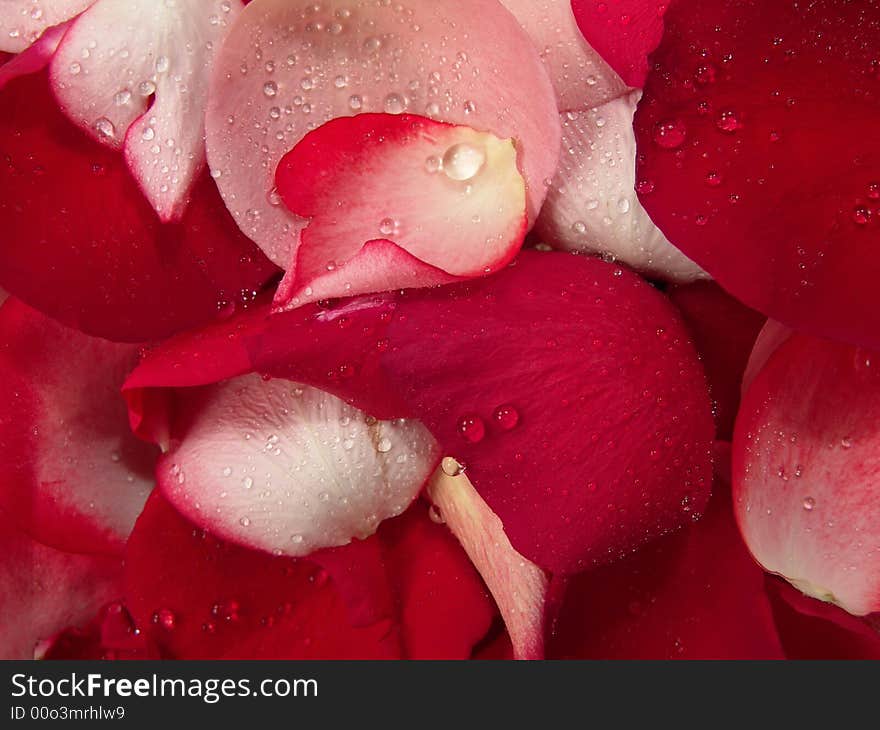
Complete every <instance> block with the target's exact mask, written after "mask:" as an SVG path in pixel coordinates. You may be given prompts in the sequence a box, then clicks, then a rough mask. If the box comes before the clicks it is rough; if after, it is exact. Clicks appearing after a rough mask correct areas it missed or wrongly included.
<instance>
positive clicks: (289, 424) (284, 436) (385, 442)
mask: <svg viewBox="0 0 880 730" xmlns="http://www.w3.org/2000/svg"><path fill="white" fill-rule="evenodd" d="M178 398H179V401H180V403H179V405H178V407H177V411H178V413H180V414H181V419H182V420H181V423H180V424H179V426H178V428H179V430H178V431H177V434H176V435H177V437H178V438H179V439H180V441H179V443H174V441H172V444H173V448H172V450H171V451H170V453H168V454H167V455H165V456H163V458H162V460H161V461H160V464H159V467H158V469H157V479H158V483H159V487H160V488H161V489H162V491H163V493H164V494H165V496H166V497H167V498H168V499H169V501H170V502H171V503H172V504H173V505H175V507H176V508H177V509H179V510H180V512H181V513H182V514H183V515H184V516H186V517H188V518H189V519H191V520H192V521H194V522H196V523H197V524H199V525H202V526H204V527H206V528H207V529H209V530H211V531H212V532H215V533H216V534H218V535H220V536H222V537H224V538H226V539H228V540H232V541H234V542H238V543H240V544H243V545H247V546H249V547H254V548H258V549H262V550H268V551H272V552H275V553H277V554H281V553H283V554H286V555H295V556H303V555H308V554H309V553H311V552H313V551H314V550H317V549H320V548H323V547H334V546H337V545H344V544H346V543H348V542H349V541H350V540H351V539H352V538H353V537H358V538H365V537H367V536H368V535H370V534H372V533H373V532H374V531H375V530H376V528H377V527H378V525H379V523H380V522H381V521H382V520H384V519H387V518H389V517H394V516H396V515H399V514H401V513H402V512H403V511H404V510H405V509H406V508H407V507H408V506H409V504H410V503H411V502H412V500H413V499H414V498H415V497H416V495H417V494H418V493H419V491H420V490H421V488H422V485H423V484H424V482H425V480H426V479H427V477H428V475H429V474H430V472H431V470H432V469H433V468H434V466H435V465H436V463H437V458H438V457H437V451H436V444H434V442H433V439H432V438H431V436H430V435H429V434H428V432H427V431H426V430H425V428H424V427H423V426H422V425H421V424H419V423H417V422H414V421H413V422H406V421H402V420H399V421H394V422H389V421H376V420H375V419H373V418H371V417H369V416H367V415H366V414H364V413H362V412H360V411H357V410H356V409H354V408H352V407H351V406H348V405H346V404H345V403H343V402H342V401H340V400H339V399H338V398H335V397H334V396H332V395H330V394H328V393H324V392H322V391H319V390H316V389H314V388H308V387H306V388H300V387H299V386H296V385H295V384H292V383H289V382H287V381H283V380H272V381H268V382H267V381H265V380H263V379H261V378H260V377H259V376H257V375H246V376H242V377H240V378H235V379H233V380H229V381H226V382H224V383H221V384H218V385H215V386H210V387H208V388H205V389H202V390H200V391H198V392H196V393H191V394H185V393H180V394H179V396H178Z"/></svg>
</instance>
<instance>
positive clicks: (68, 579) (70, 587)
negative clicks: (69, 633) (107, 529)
mask: <svg viewBox="0 0 880 730" xmlns="http://www.w3.org/2000/svg"><path fill="white" fill-rule="evenodd" d="M0 552H2V555H3V560H2V561H0V615H2V616H3V621H0V658H2V659H33V658H34V654H35V650H36V649H37V647H38V645H39V644H40V642H41V641H43V640H47V639H51V638H52V637H53V636H55V635H56V634H57V633H58V632H59V631H61V630H63V629H65V628H67V627H68V626H70V625H78V624H85V623H86V622H88V621H89V619H91V618H92V616H94V614H95V612H96V611H97V610H98V608H99V607H100V606H101V605H103V604H105V603H107V602H108V601H110V600H113V599H115V598H117V597H118V593H119V590H120V586H119V578H120V573H121V566H120V564H119V560H118V559H116V558H111V557H105V556H97V555H75V554H73V553H66V552H62V551H59V550H55V549H54V548H51V547H47V546H45V545H43V544H41V543H39V542H36V541H34V540H33V539H31V538H30V537H28V536H27V535H25V534H24V533H23V532H21V531H20V530H18V529H17V528H16V527H15V526H14V525H13V523H12V522H11V521H10V520H9V519H8V518H7V516H6V515H5V514H4V513H3V512H0Z"/></svg>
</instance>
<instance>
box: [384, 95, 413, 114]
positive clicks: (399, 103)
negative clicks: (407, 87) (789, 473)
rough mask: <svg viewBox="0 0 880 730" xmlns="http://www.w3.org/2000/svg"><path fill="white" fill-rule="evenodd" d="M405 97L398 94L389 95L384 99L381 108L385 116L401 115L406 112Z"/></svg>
mask: <svg viewBox="0 0 880 730" xmlns="http://www.w3.org/2000/svg"><path fill="white" fill-rule="evenodd" d="M406 104H407V101H406V97H405V96H401V95H400V94H395V93H391V94H388V96H386V97H385V101H384V102H383V105H382V108H383V109H384V110H385V113H386V114H402V113H403V112H404V111H406Z"/></svg>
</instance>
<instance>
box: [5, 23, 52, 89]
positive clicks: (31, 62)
mask: <svg viewBox="0 0 880 730" xmlns="http://www.w3.org/2000/svg"><path fill="white" fill-rule="evenodd" d="M67 25H68V24H67V23H62V24H60V25H55V26H52V27H51V28H49V29H47V30H46V32H45V33H43V35H41V36H40V37H39V38H38V39H37V40H36V41H35V42H34V43H33V44H32V45H30V46H28V48H27V49H26V50H24V51H22V52H21V53H19V54H18V55H17V56H13V57H12V59H10V60H9V61H8V62H7V63H4V64H3V65H2V66H0V89H2V88H3V87H4V86H6V84H8V83H9V82H10V81H12V80H13V79H16V78H18V77H19V76H27V75H28V74H32V73H36V72H37V71H40V70H42V69H44V68H46V66H48V65H49V61H50V60H52V55H53V54H54V53H55V50H56V49H57V48H58V44H59V43H61V39H62V38H63V37H64V34H65V33H66V32H67Z"/></svg>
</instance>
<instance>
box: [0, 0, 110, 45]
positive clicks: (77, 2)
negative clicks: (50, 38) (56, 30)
mask: <svg viewBox="0 0 880 730" xmlns="http://www.w3.org/2000/svg"><path fill="white" fill-rule="evenodd" d="M94 1H95V0H6V2H4V3H3V5H2V7H0V51H5V52H7V53H20V52H21V51H24V50H25V49H26V48H28V47H29V46H30V45H31V44H33V43H34V42H35V41H36V40H37V39H38V38H40V37H41V36H42V35H43V34H44V33H45V31H46V30H47V29H49V28H51V27H52V26H56V25H59V24H60V23H63V22H64V21H66V20H70V19H71V18H72V17H74V16H75V15H77V14H79V13H81V12H82V11H83V10H85V9H86V8H87V7H89V5H91V4H92V3H93V2H94Z"/></svg>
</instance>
